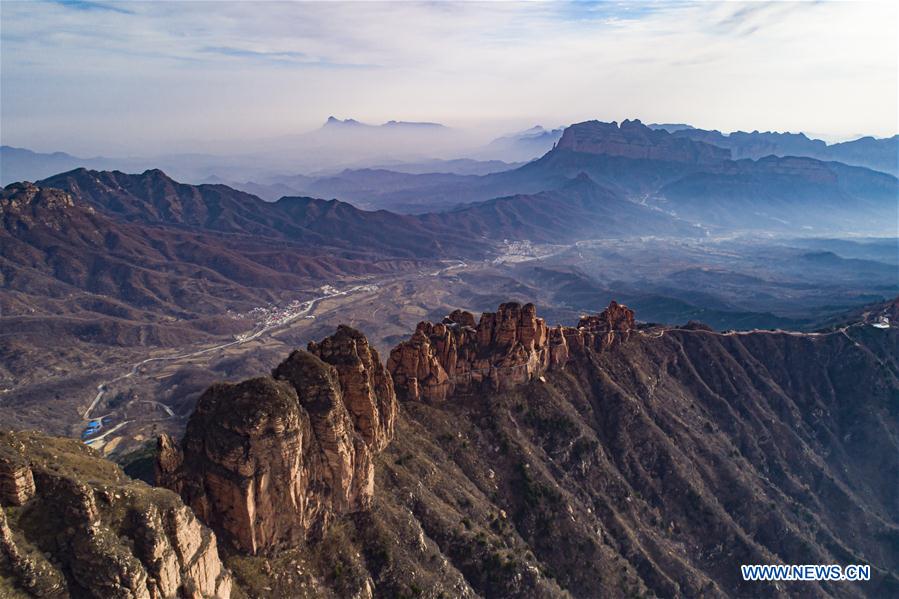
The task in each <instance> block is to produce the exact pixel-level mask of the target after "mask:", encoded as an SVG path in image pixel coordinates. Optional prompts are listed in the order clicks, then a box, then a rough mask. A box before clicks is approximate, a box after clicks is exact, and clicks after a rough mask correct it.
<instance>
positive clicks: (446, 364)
mask: <svg viewBox="0 0 899 599" xmlns="http://www.w3.org/2000/svg"><path fill="white" fill-rule="evenodd" d="M474 322H475V321H474V316H473V315H472V314H471V313H469V312H462V311H459V310H456V311H454V312H453V313H452V314H450V315H449V316H448V317H447V318H445V319H444V320H443V322H441V323H437V324H434V323H430V322H421V323H419V324H418V327H417V328H416V330H415V333H414V334H413V335H412V338H411V339H410V340H409V341H406V342H403V343H401V344H400V345H398V346H397V347H396V348H394V349H393V351H391V352H390V359H389V360H388V361H387V369H388V370H389V371H390V373H391V374H392V375H393V381H394V385H395V386H396V389H397V393H398V395H399V396H400V397H401V398H402V399H407V400H425V401H443V400H445V399H446V398H447V397H449V396H450V395H451V394H452V393H454V392H455V391H456V390H457V389H467V388H470V387H473V386H477V385H480V384H489V385H490V387H491V388H492V389H494V390H496V389H503V388H509V387H511V386H514V385H518V384H521V383H525V382H527V381H528V380H530V379H532V378H534V377H535V376H539V375H540V374H542V373H544V372H546V371H547V370H550V369H552V368H563V367H564V366H565V364H566V363H567V362H568V360H569V358H570V356H571V355H573V354H578V353H583V352H584V351H585V350H586V348H587V347H589V348H592V349H593V350H603V349H605V348H608V347H611V346H612V345H613V344H614V343H616V342H618V341H620V340H621V339H624V338H626V336H627V334H628V332H629V331H630V330H631V329H632V328H634V313H633V311H632V310H629V309H628V308H626V307H624V306H620V305H619V304H617V303H615V302H612V304H611V305H610V306H609V308H608V309H606V310H605V311H604V312H603V313H602V314H599V315H596V316H590V317H585V318H583V319H581V322H580V323H579V324H578V327H577V328H571V327H555V328H552V329H550V328H548V327H547V326H546V323H545V322H544V320H543V319H542V318H538V317H537V309H536V308H535V307H534V305H533V304H526V305H524V306H521V305H520V304H517V303H506V304H502V305H500V307H499V309H498V310H497V311H496V312H485V313H483V314H482V315H481V318H480V321H478V324H477V326H475V325H474Z"/></svg>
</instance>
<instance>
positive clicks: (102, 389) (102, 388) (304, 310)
mask: <svg viewBox="0 0 899 599" xmlns="http://www.w3.org/2000/svg"><path fill="white" fill-rule="evenodd" d="M327 287H328V286H325V288H327ZM374 289H377V287H373V286H372V285H355V286H353V287H350V288H349V289H345V290H343V291H333V292H329V293H326V294H324V295H321V296H318V297H314V298H312V299H310V300H307V301H305V302H303V303H302V304H300V308H299V310H297V311H296V312H295V313H293V314H291V315H290V316H289V317H287V318H281V319H279V320H277V321H276V322H273V323H271V324H268V325H265V326H263V327H262V328H260V329H259V330H257V331H254V332H253V333H252V334H250V335H247V336H241V337H239V338H237V339H235V340H234V341H229V342H227V343H222V344H220V345H214V346H212V347H207V348H204V349H200V350H197V351H193V352H188V353H184V354H177V355H174V356H158V357H155V358H147V359H146V360H141V361H140V362H137V363H136V364H134V365H133V366H132V367H131V370H130V371H129V372H128V373H127V374H123V375H121V376H118V377H116V378H114V379H110V380H108V381H105V382H103V383H100V384H99V385H97V395H96V396H95V397H94V400H93V401H92V402H91V403H90V405H89V406H88V407H87V409H86V410H84V413H82V415H81V418H82V419H83V420H84V421H90V420H93V418H91V412H93V411H94V409H96V407H97V405H98V404H99V403H100V400H101V399H103V395H104V394H105V393H106V391H107V390H108V389H109V386H110V385H111V384H113V383H116V382H118V381H121V380H124V379H127V378H130V377H132V376H134V375H135V374H137V373H138V372H139V371H140V369H141V367H143V366H144V365H145V364H149V363H150V362H170V361H172V360H183V359H185V358H193V357H196V356H201V355H203V354H207V353H211V352H215V351H219V350H222V349H225V348H227V347H232V346H234V345H240V344H242V343H247V342H248V341H253V340H254V339H258V338H259V337H260V336H262V335H264V334H265V333H267V332H269V331H272V330H274V329H278V328H280V327H283V326H284V325H286V324H289V323H291V322H293V321H295V320H296V319H298V318H302V317H304V316H306V315H307V314H309V312H311V311H312V310H313V309H314V308H315V306H316V305H317V304H318V303H319V302H321V301H323V300H326V299H331V298H334V297H341V296H345V295H350V294H352V293H355V292H357V291H372V290H374ZM152 403H158V402H152ZM159 405H162V404H159ZM162 407H163V409H165V411H166V412H168V414H169V417H173V416H174V415H175V414H174V412H172V411H171V410H170V409H169V408H168V406H165V405H162ZM127 422H131V421H130V420H129V421H126V422H123V423H121V424H119V425H118V426H116V427H115V428H113V429H111V430H110V431H108V432H106V433H104V434H103V435H100V436H98V437H94V438H92V439H90V441H96V440H98V439H102V438H103V437H105V436H106V435H108V434H109V433H111V432H113V431H115V430H118V429H119V428H121V427H122V426H124V425H125V424H126V423H127Z"/></svg>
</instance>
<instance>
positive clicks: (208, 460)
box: [157, 302, 899, 597]
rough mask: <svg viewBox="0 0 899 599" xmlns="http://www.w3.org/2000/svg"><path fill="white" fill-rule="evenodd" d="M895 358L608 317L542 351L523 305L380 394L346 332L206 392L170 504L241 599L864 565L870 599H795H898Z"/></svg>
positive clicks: (742, 585)
mask: <svg viewBox="0 0 899 599" xmlns="http://www.w3.org/2000/svg"><path fill="white" fill-rule="evenodd" d="M896 335H897V329H896V328H895V326H891V327H888V328H878V327H875V326H873V325H871V324H869V323H868V322H867V321H864V320H862V321H859V320H856V321H852V322H847V323H846V324H844V325H842V326H841V327H840V328H837V329H834V330H832V331H829V332H822V333H816V334H799V333H788V332H769V331H760V332H749V333H729V334H722V333H715V332H712V331H710V330H709V329H708V328H707V327H704V326H702V325H701V324H698V323H690V324H689V325H687V326H684V327H658V326H641V325H638V324H637V323H636V321H635V319H634V313H633V312H632V311H630V310H629V309H627V308H626V307H624V306H620V305H618V304H616V303H614V302H613V303H612V304H611V305H610V306H609V307H608V308H607V309H606V310H604V311H603V312H602V313H600V314H596V315H592V316H585V317H582V318H581V320H580V322H578V324H577V326H576V327H574V326H557V327H549V326H547V325H546V324H545V322H544V321H543V319H541V318H539V317H538V316H537V313H536V309H535V307H534V306H533V305H532V304H528V305H521V304H516V303H506V304H503V305H501V306H500V307H499V309H498V310H497V311H496V312H489V313H484V314H482V315H481V316H480V318H476V317H475V316H474V315H473V314H471V313H469V312H464V311H462V310H457V311H454V312H453V313H452V314H450V315H449V316H448V317H447V318H445V319H444V320H443V321H442V322H437V323H429V322H422V323H421V324H419V325H418V327H417V329H416V331H415V333H414V334H413V335H412V337H411V338H410V339H409V340H408V341H405V342H402V343H400V344H399V345H398V346H397V347H396V348H395V349H394V350H393V351H391V352H390V357H389V359H388V361H387V365H386V369H387V372H388V373H389V377H388V375H387V374H385V373H384V371H383V366H382V365H381V364H380V362H379V361H378V360H377V356H376V354H372V353H371V351H370V350H369V349H368V344H367V342H366V340H365V338H364V336H363V335H362V334H361V333H359V332H358V331H354V330H352V329H348V328H345V327H344V328H341V329H339V330H338V332H337V333H336V335H334V336H332V337H329V338H327V339H325V340H324V341H323V342H322V343H321V344H318V343H311V344H310V345H309V348H308V351H307V352H304V351H297V352H294V354H292V355H291V356H290V357H289V358H288V359H287V360H286V361H285V362H283V363H282V364H281V365H280V366H278V367H277V368H275V370H274V371H273V372H272V374H271V375H270V376H265V377H261V378H257V379H252V380H248V381H245V382H243V383H239V384H237V385H217V386H213V387H211V388H210V389H209V390H208V391H207V392H206V394H205V395H204V398H203V399H201V401H200V403H199V405H198V408H197V411H196V412H195V414H194V415H193V416H192V417H191V424H190V425H189V426H188V430H187V433H186V435H185V437H184V439H183V440H182V441H181V442H173V441H172V440H171V439H169V438H165V437H164V438H162V439H161V440H160V444H159V447H160V452H159V454H158V458H157V459H158V472H159V481H160V482H161V483H162V484H164V485H166V486H169V487H171V488H173V489H175V490H177V491H178V492H179V493H180V494H181V495H182V497H183V498H184V499H185V501H186V502H188V503H189V504H192V505H194V506H195V509H196V510H197V513H198V515H199V516H200V518H201V519H203V520H205V521H206V522H207V523H208V524H209V525H210V526H212V528H213V529H214V530H215V531H216V533H217V534H218V535H219V541H220V545H221V547H222V551H223V554H224V555H225V558H224V559H225V562H226V564H227V565H229V566H231V567H232V568H233V570H232V572H233V575H234V581H235V586H237V587H238V588H241V589H242V590H245V591H246V592H248V593H249V594H250V595H254V594H257V593H259V592H262V591H263V590H264V589H272V592H275V593H278V594H280V595H284V596H289V595H293V594H297V593H298V592H300V591H299V589H301V588H303V586H304V585H309V584H310V583H311V584H314V585H315V589H316V590H315V594H318V595H321V596H331V595H336V596H351V595H355V594H357V593H359V592H362V591H364V592H366V593H367V594H370V595H372V596H377V597H380V596H384V597H386V596H400V595H403V594H408V593H409V592H413V593H416V592H417V593H419V594H421V593H426V594H427V595H429V596H430V595H433V596H438V595H439V594H440V593H444V594H450V595H452V596H466V597H469V596H470V597H474V596H503V597H518V596H520V597H525V596H528V597H530V596H547V597H554V596H560V597H561V596H567V594H571V595H575V596H608V595H619V594H625V595H638V596H639V595H647V596H666V597H669V596H670V597H681V596H684V597H694V596H703V595H706V596H743V595H750V594H751V595H757V594H759V593H763V594H773V595H775V596H781V595H783V596H786V595H788V594H789V591H786V592H785V591H784V590H783V587H782V586H780V587H779V586H777V585H775V584H773V583H761V582H747V581H744V580H743V579H742V577H741V576H740V570H739V568H738V567H737V566H735V564H737V565H739V564H756V563H758V564H765V563H786V564H792V563H796V564H804V563H827V564H830V563H838V564H850V563H859V564H870V565H871V580H870V581H869V582H866V583H865V584H863V585H857V586H852V587H847V586H845V583H829V582H820V583H813V582H807V583H803V587H802V593H803V596H822V597H823V596H871V597H880V596H890V595H892V594H894V593H895V592H896V591H897V590H899V553H897V548H896V547H897V546H896V543H895V538H896V536H897V535H899V503H897V498H896V494H895V488H896V486H897V484H899V478H897V473H899V461H897V459H899V458H897V456H899V446H897V444H896V438H897V432H899V431H897V420H896V417H895V409H894V406H893V405H892V402H893V399H894V398H895V395H896V394H897V393H899V378H897V375H899V362H897V356H896V354H895V352H894V351H892V347H894V346H895V344H896V343H897V341H899V339H897V338H896ZM390 379H392V383H393V385H392V387H390V386H388V384H387V382H386V381H387V380H390ZM226 406H228V407H226ZM394 411H395V420H394V416H393V414H394ZM382 418H386V422H389V424H387V425H385V426H382V420H381V419H382ZM381 430H383V431H388V430H389V431H391V433H389V434H388V433H386V432H385V433H380V432H375V431H381ZM391 437H392V438H391ZM372 444H377V447H378V449H377V450H372V449H367V448H369V447H374V445H372ZM232 448H239V449H240V450H239V451H237V450H236V449H233V450H232ZM360 452H361V453H360ZM319 456H321V457H319ZM360 456H363V457H360ZM872 456H876V459H874V460H872ZM372 459H373V462H374V463H373V465H372V463H371V461H370V460H372ZM323 466H324V467H325V469H324V470H321V468H322V467H323ZM360 468H361V470H359V469H360ZM321 476H325V477H326V478H325V480H327V481H329V482H328V483H327V484H322V483H321V482H320V481H319V478H320V477H321ZM360 476H361V478H362V480H366V479H367V480H369V481H371V482H370V484H369V485H367V486H363V487H362V489H364V490H360V487H358V486H357V485H358V481H359V479H360ZM297 497H302V498H304V500H303V502H297V501H296V500H295V499H292V498H297ZM245 555H255V556H256V557H255V558H254V561H252V562H251V561H247V560H246V559H245V558H244V557H242V556H245ZM296 564H303V567H302V568H300V569H299V570H298V569H297V568H296V566H295V565H296ZM366 589H367V590H366Z"/></svg>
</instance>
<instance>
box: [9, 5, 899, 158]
mask: <svg viewBox="0 0 899 599" xmlns="http://www.w3.org/2000/svg"><path fill="white" fill-rule="evenodd" d="M896 18H897V8H896V7H895V6H893V5H891V4H869V3H851V4H847V3H820V4H811V3H739V2H737V3H729V2H728V3H707V2H641V3H631V2H621V3H619V2H598V3H583V2H567V3H562V2H553V3H516V2H503V3H470V2H430V3H417V2H388V3H376V2H352V3H340V2H328V3H323V2H312V3H298V2H276V3H268V2H227V3H216V2H128V3H113V2H84V1H82V2H74V3H70V2H66V3H55V2H30V3H19V2H4V4H3V19H2V23H0V36H2V42H3V53H2V65H0V66H2V70H0V77H2V90H0V94H2V115H0V116H2V121H3V138H4V143H13V142H14V143H15V144H17V145H23V146H29V147H41V148H44V149H68V150H70V151H80V152H89V153H110V152H112V151H114V150H116V149H117V148H118V149H122V148H124V150H127V151H131V152H135V153H146V152H148V151H149V150H150V149H156V150H160V149H164V148H168V147H170V146H172V145H177V146H178V148H179V149H181V148H189V149H193V148H200V147H203V145H204V144H206V145H207V146H209V145H211V146H213V147H223V146H222V145H221V144H219V143H218V140H222V139H227V138H233V139H234V140H239V139H246V138H248V137H265V136H268V135H283V134H287V133H292V132H299V131H303V130H307V129H310V128H312V127H315V126H317V125H318V124H320V123H321V122H322V121H323V120H324V118H325V117H326V116H327V115H328V114H332V113H339V114H344V115H348V116H351V117H355V118H358V119H360V120H363V121H370V122H383V121H387V120H390V119H398V120H417V121H442V122H446V123H448V124H451V125H457V126H474V125H477V126H478V127H480V128H482V129H483V128H487V127H493V128H494V129H495V130H496V131H494V132H501V130H502V129H503V128H509V129H517V128H521V127H524V126H530V125H533V124H534V122H541V121H542V122H544V123H545V124H548V125H554V124H557V123H568V122H574V121H578V120H585V119H589V118H600V119H606V120H612V119H615V120H621V119H623V118H626V117H640V118H642V119H643V120H646V121H653V120H654V121H662V122H684V121H687V122H691V123H693V124H695V125H697V126H708V127H714V128H718V129H722V130H732V129H738V128H739V129H750V130H751V129H755V128H759V129H789V130H800V129H808V130H814V131H830V132H834V133H839V132H858V131H867V132H871V133H874V134H880V135H886V134H890V133H895V131H896V126H897V123H896V111H895V106H896V103H897V75H896V71H897V66H899V65H897V58H896V56H897V54H899V47H897V39H896V32H895V27H894V24H895V22H896ZM234 145H235V146H239V145H240V144H239V143H238V142H237V141H235V143H234Z"/></svg>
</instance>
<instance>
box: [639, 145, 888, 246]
mask: <svg viewBox="0 0 899 599" xmlns="http://www.w3.org/2000/svg"><path fill="white" fill-rule="evenodd" d="M897 199H899V183H897V180H896V178H895V177H893V176H891V175H887V174H884V173H878V172H875V171H870V170H867V169H863V168H859V167H850V166H846V165H844V164H840V163H827V162H820V161H818V160H814V159H811V158H792V157H787V158H777V157H774V156H768V157H766V158H762V159H759V160H757V161H750V160H740V161H737V162H731V163H727V164H725V165H722V166H721V167H719V168H716V169H714V170H710V171H705V172H697V173H693V174H690V175H687V176H685V177H683V178H681V179H679V180H677V181H674V182H672V183H669V184H667V185H665V186H663V187H662V188H661V189H659V191H658V192H657V193H655V194H654V195H653V197H652V199H651V203H653V204H655V205H657V206H660V207H662V208H663V209H665V210H669V211H671V212H673V213H675V214H677V215H678V216H681V217H682V218H686V219H690V220H695V221H699V222H703V223H706V224H709V225H717V226H722V227H727V228H731V229H734V228H736V229H764V230H778V229H782V230H785V231H789V232H793V233H795V232H796V231H797V230H802V229H805V230H815V231H865V232H869V233H883V234H889V233H890V232H892V231H894V227H892V225H891V224H890V223H893V222H895V220H896V218H897V216H899V202H897Z"/></svg>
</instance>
